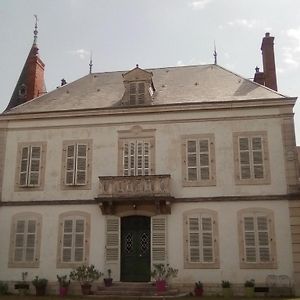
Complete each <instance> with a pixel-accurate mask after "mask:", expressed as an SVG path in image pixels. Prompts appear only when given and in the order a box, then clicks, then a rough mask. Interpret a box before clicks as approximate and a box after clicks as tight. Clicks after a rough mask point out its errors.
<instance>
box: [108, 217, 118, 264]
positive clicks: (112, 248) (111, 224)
mask: <svg viewBox="0 0 300 300" xmlns="http://www.w3.org/2000/svg"><path fill="white" fill-rule="evenodd" d="M105 250H106V253H105V258H106V262H107V263H108V262H118V261H119V253H120V218H118V217H107V219H106V247H105Z"/></svg>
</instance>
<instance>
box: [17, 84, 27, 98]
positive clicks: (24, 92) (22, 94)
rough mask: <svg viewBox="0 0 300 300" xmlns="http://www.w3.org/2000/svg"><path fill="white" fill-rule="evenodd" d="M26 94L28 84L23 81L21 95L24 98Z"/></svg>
mask: <svg viewBox="0 0 300 300" xmlns="http://www.w3.org/2000/svg"><path fill="white" fill-rule="evenodd" d="M26 95H27V86H26V84H24V83H23V84H22V85H21V86H20V89H19V96H20V97H22V98H24V97H26Z"/></svg>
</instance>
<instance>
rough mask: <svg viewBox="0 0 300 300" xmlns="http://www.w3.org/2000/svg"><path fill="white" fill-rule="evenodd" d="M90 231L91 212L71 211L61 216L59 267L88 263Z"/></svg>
mask: <svg viewBox="0 0 300 300" xmlns="http://www.w3.org/2000/svg"><path fill="white" fill-rule="evenodd" d="M89 232H90V216H89V214H87V213H84V212H69V213H65V214H62V215H61V216H60V220H59V242H58V246H59V248H58V267H74V266H77V265H80V264H82V263H87V260H88V251H89V248H88V247H89V238H90V237H89Z"/></svg>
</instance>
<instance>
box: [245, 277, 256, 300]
mask: <svg viewBox="0 0 300 300" xmlns="http://www.w3.org/2000/svg"><path fill="white" fill-rule="evenodd" d="M244 287H245V296H246V297H247V298H253V297H254V287H255V280H254V279H251V280H246V281H245V283H244Z"/></svg>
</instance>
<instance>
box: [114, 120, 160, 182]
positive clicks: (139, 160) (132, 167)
mask: <svg viewBox="0 0 300 300" xmlns="http://www.w3.org/2000/svg"><path fill="white" fill-rule="evenodd" d="M154 153H155V151H154V130H153V129H146V130H143V129H142V128H141V127H140V126H134V127H132V129H131V130H122V131H119V161H118V174H119V175H120V176H139V175H153V174H155V171H154V167H155V164H154Z"/></svg>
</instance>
